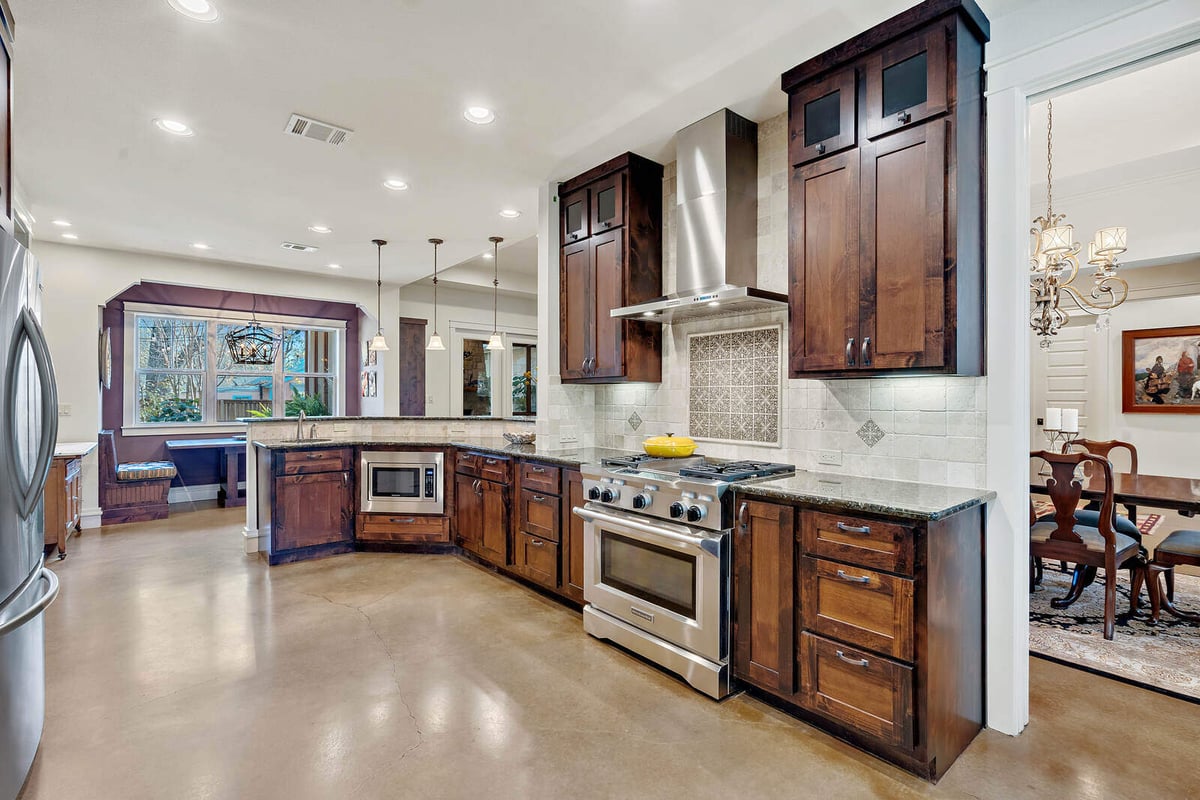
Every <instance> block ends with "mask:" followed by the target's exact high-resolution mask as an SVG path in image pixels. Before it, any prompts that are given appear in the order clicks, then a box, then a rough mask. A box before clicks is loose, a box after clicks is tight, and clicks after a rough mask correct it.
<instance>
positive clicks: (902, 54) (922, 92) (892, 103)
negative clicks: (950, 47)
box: [863, 24, 948, 139]
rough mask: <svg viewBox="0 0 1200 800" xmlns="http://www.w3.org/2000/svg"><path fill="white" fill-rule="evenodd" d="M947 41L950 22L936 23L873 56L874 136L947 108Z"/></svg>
mask: <svg viewBox="0 0 1200 800" xmlns="http://www.w3.org/2000/svg"><path fill="white" fill-rule="evenodd" d="M946 46H947V42H946V26H945V25H943V24H935V25H931V26H929V27H927V28H925V29H924V30H921V31H918V32H917V33H914V34H912V35H911V36H907V37H905V38H903V39H900V40H899V41H897V42H895V43H894V44H891V45H888V46H887V47H884V48H882V49H880V50H876V51H875V52H874V53H872V54H871V55H870V56H868V57H867V59H866V62H865V63H864V64H863V72H864V76H865V79H866V83H867V105H866V111H865V113H864V121H865V123H866V126H865V127H866V134H867V137H868V138H870V139H874V138H876V137H878V136H882V135H884V134H885V133H891V132H892V131H895V130H899V129H901V128H906V127H909V126H911V125H915V124H916V123H918V122H922V121H924V120H927V119H929V118H930V117H934V116H937V115H938V114H944V113H946V110H947V100H946V92H947V87H946V80H947V74H948V73H947V70H946V57H947V52H946Z"/></svg>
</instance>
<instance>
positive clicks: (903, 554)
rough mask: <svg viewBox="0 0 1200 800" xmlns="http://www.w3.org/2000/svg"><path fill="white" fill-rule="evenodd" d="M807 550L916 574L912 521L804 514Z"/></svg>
mask: <svg viewBox="0 0 1200 800" xmlns="http://www.w3.org/2000/svg"><path fill="white" fill-rule="evenodd" d="M800 529H801V532H802V533H801V536H802V538H803V545H804V552H806V553H808V554H810V555H814V556H821V557H823V558H835V559H837V560H838V561H848V562H850V563H851V564H861V565H863V566H864V567H870V568H872V569H882V570H887V571H888V572H899V573H901V574H903V575H912V574H913V538H914V534H915V530H914V529H913V528H912V527H911V526H908V525H900V524H898V523H895V522H881V521H879V520H877V519H863V518H861V517H851V516H845V515H842V514H825V513H822V512H819V511H804V512H802V513H801V514H800Z"/></svg>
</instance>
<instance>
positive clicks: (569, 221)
mask: <svg viewBox="0 0 1200 800" xmlns="http://www.w3.org/2000/svg"><path fill="white" fill-rule="evenodd" d="M590 224H591V212H590V209H589V208H588V190H587V189H586V188H583V189H576V190H575V191H573V192H571V193H570V194H567V195H564V196H563V198H562V244H563V245H564V246H565V245H568V244H571V243H572V242H578V241H579V240H581V239H586V238H587V237H588V234H589V232H590V231H589V225H590Z"/></svg>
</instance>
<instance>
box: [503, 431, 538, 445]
mask: <svg viewBox="0 0 1200 800" xmlns="http://www.w3.org/2000/svg"><path fill="white" fill-rule="evenodd" d="M504 438H505V439H506V440H508V441H509V442H510V443H512V444H533V440H534V439H536V438H537V434H536V433H505V434H504Z"/></svg>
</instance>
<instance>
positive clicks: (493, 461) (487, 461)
mask: <svg viewBox="0 0 1200 800" xmlns="http://www.w3.org/2000/svg"><path fill="white" fill-rule="evenodd" d="M483 463H485V464H490V465H493V466H494V465H496V464H499V463H500V460H499V459H496V458H485V459H484V460H483Z"/></svg>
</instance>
